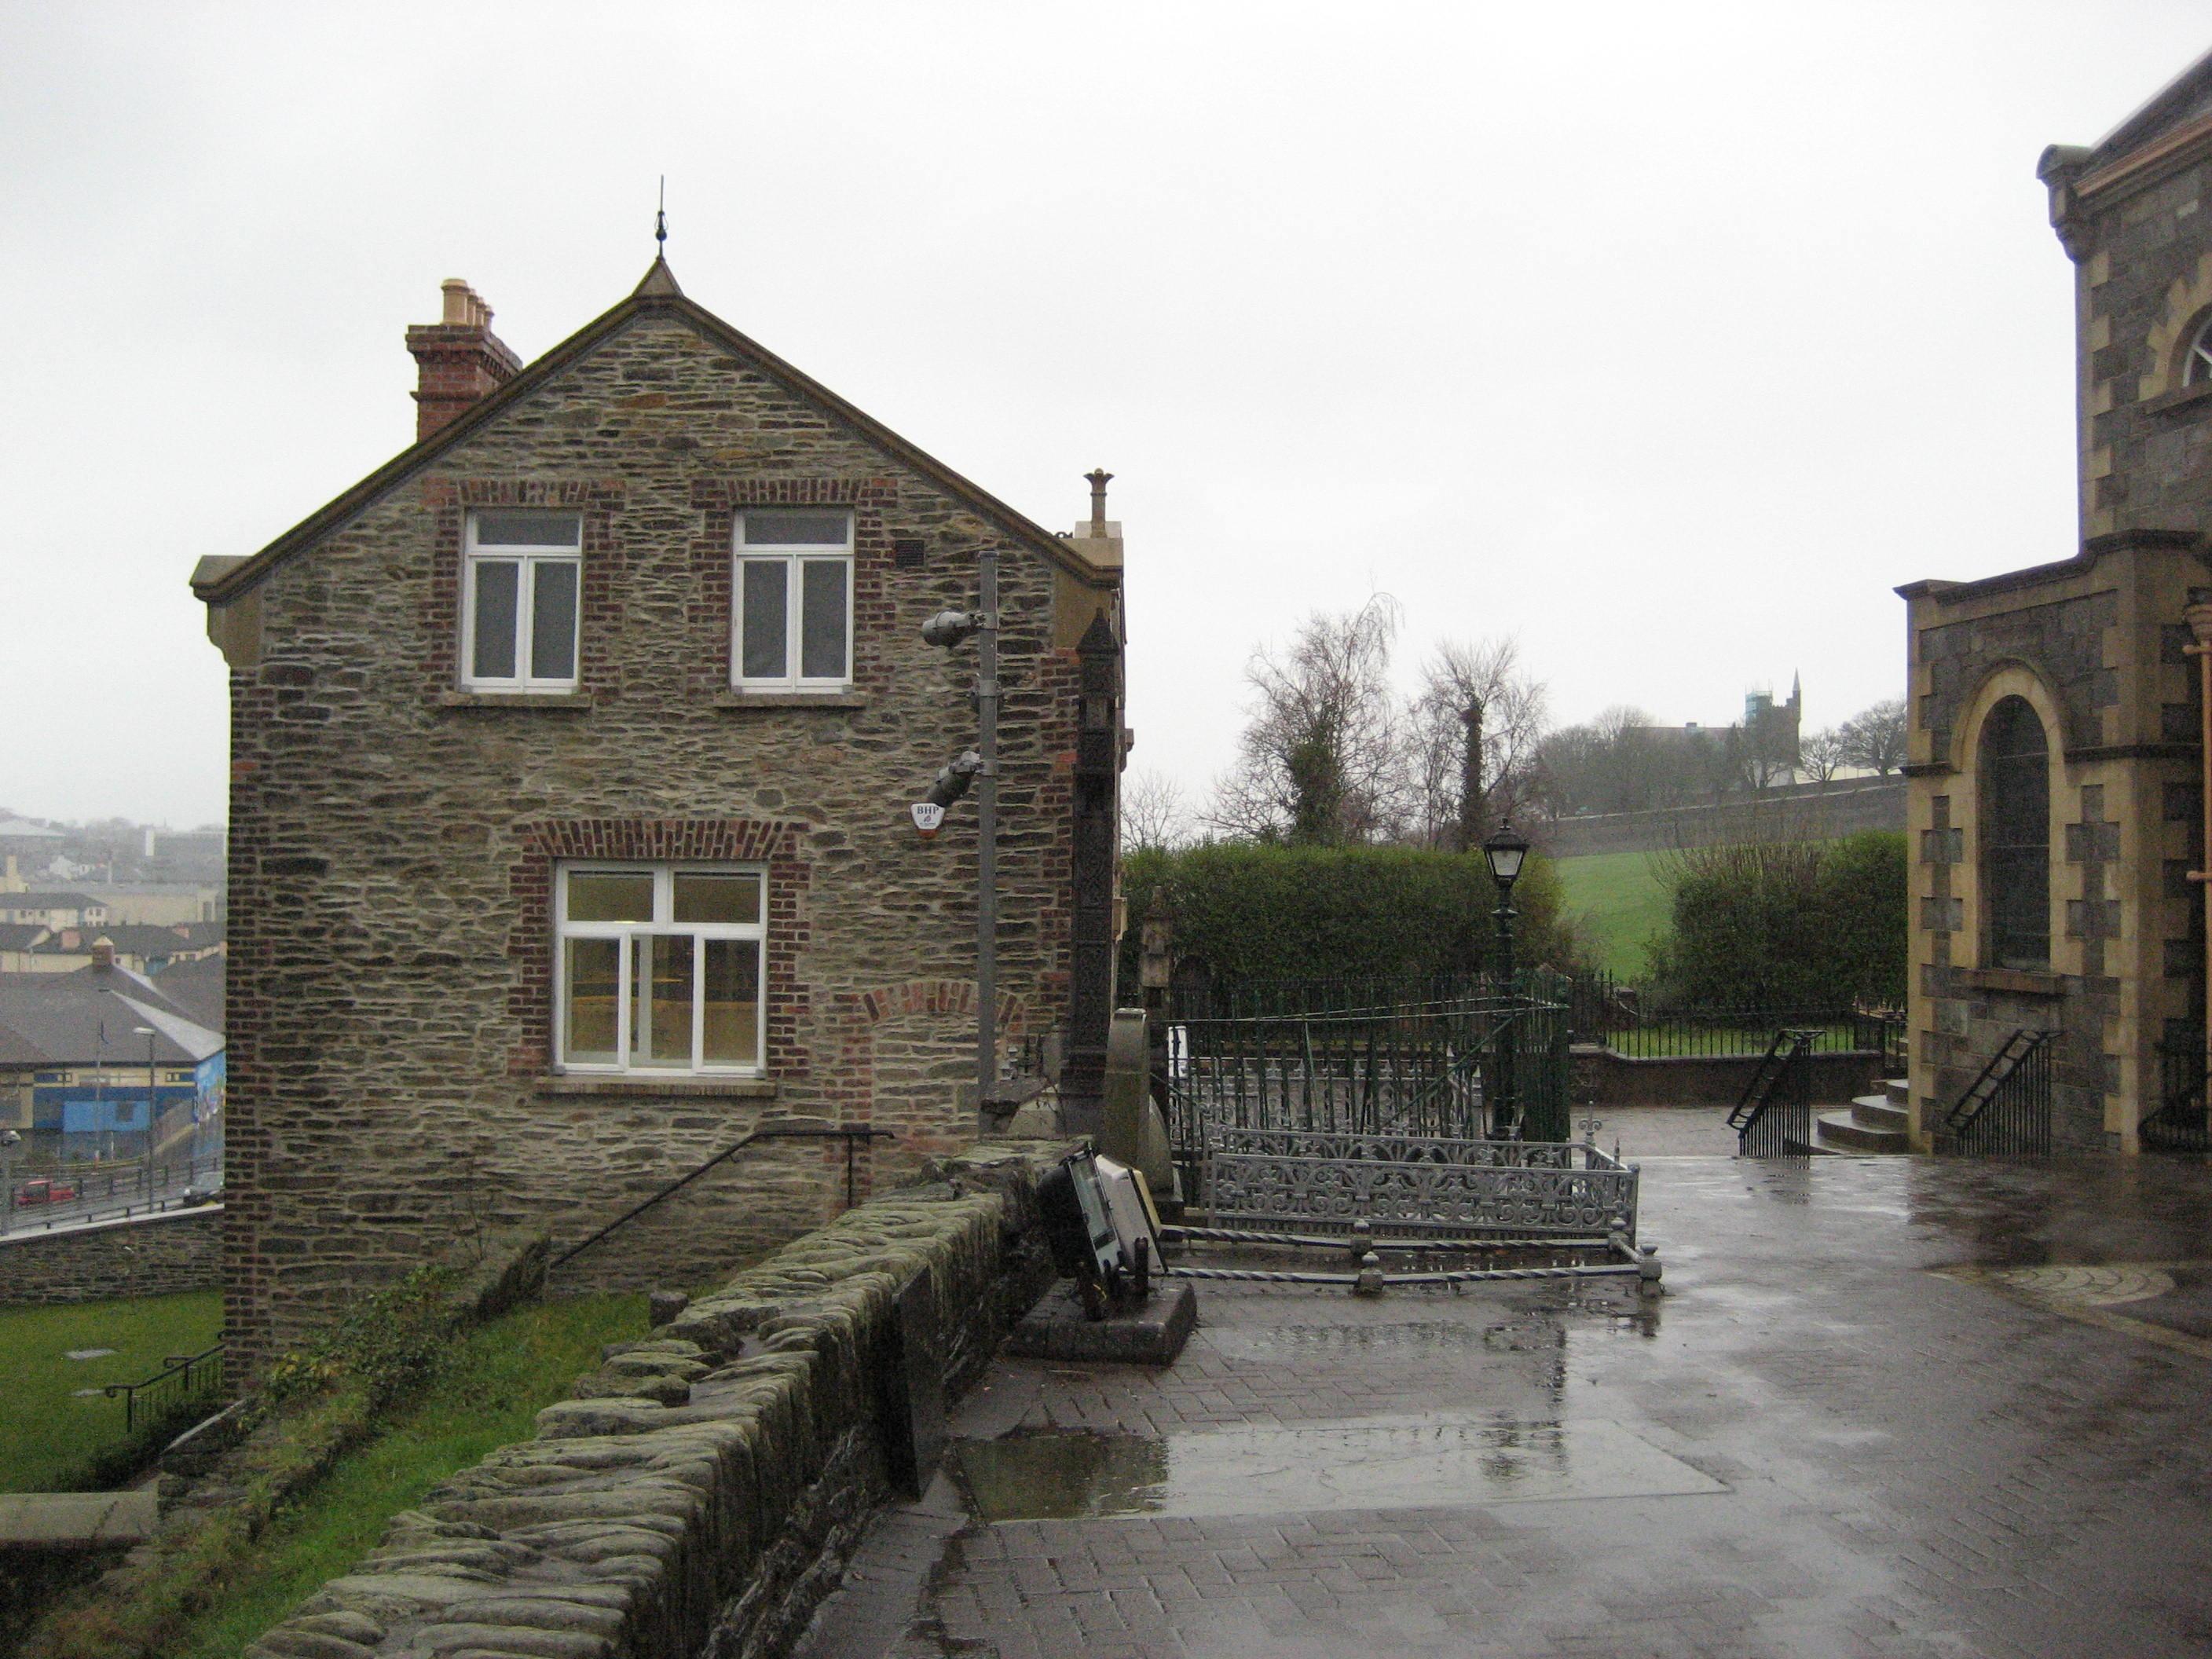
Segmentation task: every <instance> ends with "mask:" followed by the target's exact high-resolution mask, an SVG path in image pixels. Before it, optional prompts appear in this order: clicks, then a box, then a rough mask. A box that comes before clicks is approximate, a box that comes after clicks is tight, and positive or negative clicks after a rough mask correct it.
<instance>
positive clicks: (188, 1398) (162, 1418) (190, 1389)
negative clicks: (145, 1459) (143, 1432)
mask: <svg viewBox="0 0 2212 1659" xmlns="http://www.w3.org/2000/svg"><path fill="white" fill-rule="evenodd" d="M161 1364H162V1369H161V1370H158V1371H156V1372H155V1374H154V1375H153V1376H149V1377H148V1378H147V1379H146V1380H145V1381H144V1382H143V1383H109V1384H108V1385H107V1386H106V1388H104V1389H101V1390H100V1392H101V1393H102V1394H104V1395H106V1396H107V1397H108V1398H109V1399H110V1400H112V1399H114V1398H115V1396H116V1395H122V1396H123V1429H124V1432H125V1434H136V1433H137V1431H138V1430H139V1428H140V1426H141V1425H152V1424H160V1423H167V1422H171V1421H173V1420H174V1419H176V1418H178V1417H180V1416H182V1415H183V1414H184V1413H185V1410H186V1408H187V1407H199V1406H204V1405H207V1404H209V1403H211V1402H212V1401H214V1399H215V1396H216V1392H217V1391H218V1390H220V1389H222V1343H220V1342H218V1343H216V1345H215V1346H213V1347H212V1348H208V1349H205V1350H204V1351H203V1352H199V1353H188V1354H171V1355H170V1356H169V1357H168V1358H167V1359H165V1360H163V1361H162V1362H161Z"/></svg>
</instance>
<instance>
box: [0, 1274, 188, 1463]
mask: <svg viewBox="0 0 2212 1659" xmlns="http://www.w3.org/2000/svg"><path fill="white" fill-rule="evenodd" d="M221 1324H222V1293H221V1292H220V1291H186V1292H185V1293H183V1294H181V1295H177V1296H149V1297H138V1298H137V1299H135V1300H125V1299H122V1298H118V1299H117V1300H114V1301H112V1302H79V1303H74V1304H69V1305H67V1306H63V1307H30V1308H8V1309H4V1310H0V1355H4V1356H5V1359H4V1361H0V1383H4V1385H5V1386H4V1389H0V1395H4V1398H5V1400H6V1401H7V1408H6V1409H5V1410H4V1411H0V1492H63V1491H69V1490H70V1489H72V1488H74V1487H76V1486H78V1485H80V1484H82V1482H83V1481H84V1480H86V1479H87V1478H88V1476H89V1475H90V1474H91V1473H92V1464H93V1462H94V1459H95V1458H97V1457H99V1456H100V1454H101V1453H103V1452H107V1451H112V1450H115V1449H118V1448H119V1447H121V1446H122V1444H123V1443H124V1440H125V1435H124V1432H123V1402H122V1401H120V1400H110V1399H108V1398H106V1397H105V1396H104V1395H101V1394H100V1393H99V1389H100V1386H101V1385H102V1384H104V1383H139V1382H143V1381H144V1380H145V1379H146V1378H148V1377H149V1376H153V1375H154V1373H155V1372H156V1371H158V1370H161V1367H162V1362H163V1361H165V1360H166V1359H167V1358H168V1357H169V1356H170V1355H171V1354H175V1353H197V1352H200V1350H201V1349H203V1348H204V1347H207V1346H209V1345H210V1343H212V1342H213V1341H214V1340H215V1334H216V1328H217V1327H219V1326H220V1325H221ZM71 1352H76V1353H83V1354H89V1355H91V1356H93V1357H92V1358H86V1359H71V1358H70V1357H69V1356H70V1353H71Z"/></svg>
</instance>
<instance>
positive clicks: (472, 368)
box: [407, 276, 522, 443]
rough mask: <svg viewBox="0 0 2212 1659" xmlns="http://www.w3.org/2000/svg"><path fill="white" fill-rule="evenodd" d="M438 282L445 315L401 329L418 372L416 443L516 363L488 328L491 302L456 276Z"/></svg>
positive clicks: (502, 380)
mask: <svg viewBox="0 0 2212 1659" xmlns="http://www.w3.org/2000/svg"><path fill="white" fill-rule="evenodd" d="M441 288H442V289H443V290H444V292H445V295H446V314H445V315H444V316H443V317H442V318H441V319H439V320H438V321H436V322H435V323H417V324H416V325H415V326H413V327H412V328H410V329H409V330H408V331H407V349H408V350H410V351H411V352H413V353H414V354H415V362H416V364H417V365H418V366H419V368H420V369H421V371H422V373H421V377H420V379H419V380H418V382H417V384H416V389H415V405H416V407H415V441H416V442H417V443H420V442H421V441H422V440H423V439H425V438H427V437H428V436H429V435H431V434H432V433H434V432H437V431H440V430H441V429H443V428H445V427H447V426H448V425H450V424H451V423H452V422H454V421H457V420H459V418H460V417H461V416H464V415H465V414H467V413H468V412H469V410H471V409H473V408H474V407H476V405H477V402H478V401H479V400H481V399H482V398H484V397H486V396H488V395H489V394H490V393H491V392H496V391H498V390H499V388H500V387H501V386H505V385H506V384H507V382H508V381H509V380H513V378H514V376H515V373H516V371H517V370H519V369H520V368H521V367H522V360H521V359H520V357H518V356H515V355H514V354H513V352H512V351H509V350H508V349H507V347H506V346H505V345H504V344H502V343H501V341H500V338H499V337H498V336H497V335H495V334H494V333H493V332H492V331H491V307H489V306H488V305H486V304H485V303H484V302H483V297H482V296H481V295H478V294H477V291H476V290H475V289H472V288H471V287H470V286H469V285H468V284H467V283H465V282H463V281H462V280H461V279H460V278H459V277H458V276H455V277H453V278H451V279H450V280H449V281H447V282H446V283H442V284H441Z"/></svg>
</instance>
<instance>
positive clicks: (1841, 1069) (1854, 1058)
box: [1574, 1047, 1881, 1108]
mask: <svg viewBox="0 0 2212 1659" xmlns="http://www.w3.org/2000/svg"><path fill="white" fill-rule="evenodd" d="M1810 1064H1811V1066H1812V1072H1813V1101H1814V1104H1815V1105H1819V1106H1843V1105H1848V1104H1849V1103H1850V1102H1851V1101H1852V1100H1854V1099H1856V1098H1857V1097H1859V1096H1861V1095H1867V1094H1878V1093H1880V1092H1881V1077H1880V1075H1879V1074H1880V1073H1881V1056H1880V1055H1878V1054H1874V1053H1871V1052H1867V1053H1853V1054H1814V1055H1812V1056H1811V1057H1810ZM1574 1066H1575V1084H1576V1092H1577V1094H1579V1095H1582V1096H1583V1097H1584V1098H1586V1099H1588V1100H1589V1102H1591V1103H1592V1104H1594V1105H1598V1106H1711V1107H1719V1108H1725V1107H1731V1106H1734V1105H1735V1103H1736V1102H1737V1101H1739V1100H1741V1099H1742V1098H1743V1091H1744V1090H1745V1088H1746V1087H1747V1085H1749V1084H1750V1082H1751V1079H1752V1074H1753V1073H1754V1072H1756V1071H1757V1070H1758V1069H1759V1059H1758V1056H1756V1055H1754V1054H1742V1055H1726V1056H1717V1057H1715V1056H1702V1057H1701V1056H1673V1055H1668V1056H1665V1057H1662V1058H1660V1059H1656V1060H1632V1059H1630V1058H1629V1057H1628V1056H1626V1055H1625V1054H1614V1053H1613V1052H1612V1051H1610V1050H1609V1049H1604V1048H1579V1047H1578V1048H1577V1049H1576V1050H1575V1059H1574Z"/></svg>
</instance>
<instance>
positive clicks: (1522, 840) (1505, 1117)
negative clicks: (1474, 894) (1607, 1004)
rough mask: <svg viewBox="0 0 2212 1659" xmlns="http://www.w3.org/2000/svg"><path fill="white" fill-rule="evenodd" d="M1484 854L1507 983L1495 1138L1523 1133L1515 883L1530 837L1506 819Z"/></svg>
mask: <svg viewBox="0 0 2212 1659" xmlns="http://www.w3.org/2000/svg"><path fill="white" fill-rule="evenodd" d="M1482 856H1483V857H1484V859H1485V860H1487V861H1488V862H1489V865H1490V878H1491V879H1492V881H1494V882H1496V883H1497V884H1498V908H1497V910H1496V911H1495V912H1493V914H1494V915H1496V917H1497V919H1498V980H1499V982H1500V983H1501V984H1502V985H1503V986H1504V991H1505V999H1506V1006H1505V1012H1504V1025H1503V1027H1502V1029H1501V1030H1500V1033H1499V1035H1500V1036H1501V1037H1502V1038H1503V1041H1501V1042H1499V1043H1498V1095H1497V1098H1496V1100H1495V1101H1494V1102H1493V1103H1492V1106H1491V1112H1490V1134H1491V1139H1493V1140H1506V1139H1512V1138H1513V1137H1514V1136H1516V1135H1517V1134H1518V1133H1520V1117H1519V1115H1518V1113H1517V1112H1516V1110H1515V1107H1516V1100H1515V1097H1514V1092H1513V1083H1514V1078H1513V1071H1514V1065H1513V1062H1514V1060H1515V1058H1516V1050H1517V1049H1518V1048H1520V1046H1521V1022H1520V1013H1521V1011H1520V1008H1519V1007H1518V1006H1517V1005H1516V999H1515V997H1514V994H1513V884H1514V883H1515V882H1516V881H1518V880H1520V879H1521V864H1522V860H1524V859H1526V858H1527V857H1528V836H1523V835H1520V834H1517V833H1516V831H1515V829H1514V828H1513V821H1512V820H1511V819H1510V818H1506V819H1503V820H1501V821H1500V822H1499V823H1498V831H1497V833H1496V834H1495V835H1493V836H1491V837H1490V839H1489V840H1487V841H1486V842H1483V843H1482Z"/></svg>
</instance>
